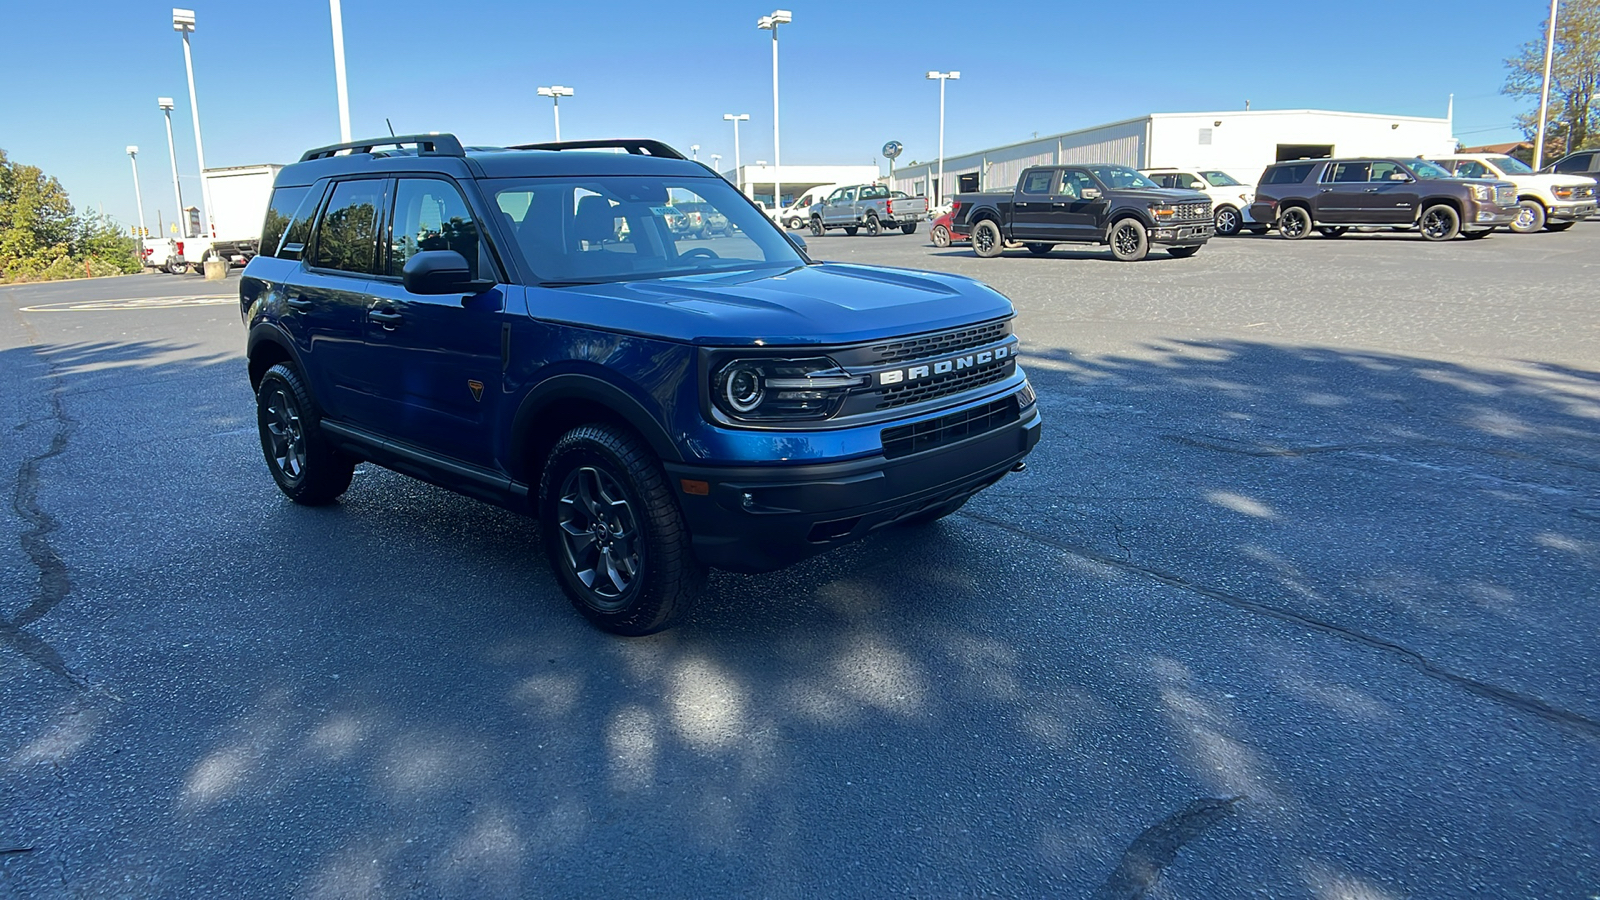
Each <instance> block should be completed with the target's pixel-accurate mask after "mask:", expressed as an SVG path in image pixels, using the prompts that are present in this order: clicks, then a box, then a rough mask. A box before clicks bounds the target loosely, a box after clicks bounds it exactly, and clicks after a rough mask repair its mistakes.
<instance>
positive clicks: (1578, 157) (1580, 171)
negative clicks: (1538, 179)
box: [1539, 150, 1600, 181]
mask: <svg viewBox="0 0 1600 900" xmlns="http://www.w3.org/2000/svg"><path fill="white" fill-rule="evenodd" d="M1539 174H1540V175H1584V176H1587V177H1589V178H1593V179H1596V180H1597V181H1600V150H1579V151H1577V152H1576V153H1568V154H1567V155H1566V156H1563V157H1561V158H1560V159H1558V160H1556V161H1555V162H1553V163H1551V164H1550V165H1548V166H1545V167H1544V168H1542V169H1540V170H1539Z"/></svg>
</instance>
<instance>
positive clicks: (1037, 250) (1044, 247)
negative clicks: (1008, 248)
mask: <svg viewBox="0 0 1600 900" xmlns="http://www.w3.org/2000/svg"><path fill="white" fill-rule="evenodd" d="M1024 246H1026V247H1027V248H1028V252H1029V253H1032V254H1033V255H1034V256H1049V255H1050V251H1051V250H1054V249H1055V248H1056V245H1055V244H1025V245H1024Z"/></svg>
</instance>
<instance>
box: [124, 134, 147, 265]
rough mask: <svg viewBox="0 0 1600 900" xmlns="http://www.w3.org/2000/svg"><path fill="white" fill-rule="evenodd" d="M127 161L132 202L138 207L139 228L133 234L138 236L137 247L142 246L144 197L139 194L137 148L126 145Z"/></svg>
mask: <svg viewBox="0 0 1600 900" xmlns="http://www.w3.org/2000/svg"><path fill="white" fill-rule="evenodd" d="M128 161H129V162H132V163H133V202H134V203H137V204H138V206H139V227H138V228H137V229H135V230H134V231H135V233H136V234H138V235H139V239H140V240H139V246H140V247H143V246H144V236H145V230H144V195H143V194H141V193H140V192H139V148H138V147H135V146H133V145H132V144H130V145H128Z"/></svg>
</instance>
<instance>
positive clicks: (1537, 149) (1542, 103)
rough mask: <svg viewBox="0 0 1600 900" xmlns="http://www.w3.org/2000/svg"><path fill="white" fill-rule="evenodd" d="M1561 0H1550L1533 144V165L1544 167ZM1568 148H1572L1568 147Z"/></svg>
mask: <svg viewBox="0 0 1600 900" xmlns="http://www.w3.org/2000/svg"><path fill="white" fill-rule="evenodd" d="M1560 4H1561V0H1550V27H1549V28H1548V29H1546V34H1545V38H1544V87H1543V88H1542V89H1540V91H1539V138H1538V140H1536V141H1535V142H1534V145H1533V167H1534V168H1535V169H1542V168H1544V128H1545V118H1546V116H1548V115H1549V111H1550V59H1551V57H1553V56H1554V55H1555V50H1556V7H1557V6H1559V5H1560ZM1567 149H1569V150H1570V149H1572V148H1571V147H1568V148H1567Z"/></svg>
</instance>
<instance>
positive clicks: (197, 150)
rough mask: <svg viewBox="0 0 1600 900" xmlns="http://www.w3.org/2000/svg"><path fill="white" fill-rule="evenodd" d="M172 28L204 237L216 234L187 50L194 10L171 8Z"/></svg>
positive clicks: (191, 31) (197, 107)
mask: <svg viewBox="0 0 1600 900" xmlns="http://www.w3.org/2000/svg"><path fill="white" fill-rule="evenodd" d="M172 30H173V31H176V32H179V33H180V34H182V35H183V67H184V69H185V70H186V71H187V72H188V73H189V112H190V114H191V115H193V116H194V156H195V162H196V163H197V164H198V165H199V166H200V197H201V199H202V200H204V201H205V204H206V228H205V235H204V236H205V237H207V238H214V237H216V236H217V225H216V221H215V220H214V219H213V218H212V213H211V185H210V184H208V183H207V182H206V148H205V145H204V144H202V143H201V142H200V104H199V103H198V102H196V101H195V98H194V57H193V55H192V54H191V53H190V51H189V35H191V34H193V33H194V10H192V9H173V10H172Z"/></svg>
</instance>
